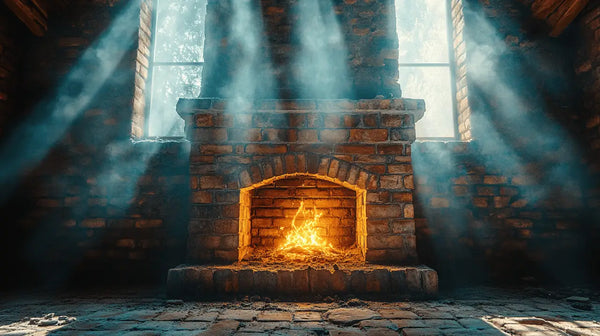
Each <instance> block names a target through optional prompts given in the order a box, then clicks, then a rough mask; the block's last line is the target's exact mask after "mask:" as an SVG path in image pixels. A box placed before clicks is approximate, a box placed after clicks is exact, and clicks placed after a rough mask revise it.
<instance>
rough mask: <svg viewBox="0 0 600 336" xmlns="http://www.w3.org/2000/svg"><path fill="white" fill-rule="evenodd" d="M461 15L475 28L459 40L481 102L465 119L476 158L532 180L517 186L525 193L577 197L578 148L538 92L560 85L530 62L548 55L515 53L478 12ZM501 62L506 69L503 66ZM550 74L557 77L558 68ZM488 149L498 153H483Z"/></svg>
mask: <svg viewBox="0 0 600 336" xmlns="http://www.w3.org/2000/svg"><path fill="white" fill-rule="evenodd" d="M465 16H468V17H469V18H471V24H472V25H474V27H473V28H471V29H474V30H476V31H477V34H476V35H467V36H466V37H465V39H466V42H467V44H468V45H470V46H471V47H470V48H469V55H468V57H469V73H468V75H469V78H470V79H471V80H472V83H473V86H474V87H475V88H476V90H475V92H474V93H475V94H476V95H479V97H477V99H476V100H479V103H481V104H480V106H477V107H476V108H475V109H476V110H475V111H473V113H472V116H471V124H472V125H473V132H474V136H475V138H476V139H477V140H478V142H479V144H480V146H481V152H482V154H483V155H482V159H483V160H482V163H484V164H485V165H486V166H488V167H491V168H492V169H494V170H498V171H502V172H504V173H506V174H510V175H513V174H520V175H524V176H528V177H531V178H532V179H536V180H537V181H536V182H538V183H535V184H534V185H531V186H522V187H521V189H523V190H522V191H523V192H525V193H526V194H528V196H530V197H535V196H534V195H537V197H535V198H536V199H538V198H544V197H548V196H550V195H548V193H550V192H552V191H554V190H555V189H557V188H559V189H561V190H562V192H563V197H565V198H569V197H580V196H581V192H580V188H579V185H580V183H581V180H579V177H582V176H584V175H585V174H584V173H583V172H582V171H579V169H581V167H578V165H577V163H578V162H579V160H578V157H580V155H581V152H580V150H579V148H578V146H577V145H576V143H575V142H574V141H573V140H572V139H571V136H570V134H569V133H568V132H567V131H566V130H565V129H564V128H563V126H562V125H560V124H557V123H556V121H555V120H553V119H551V117H549V116H550V112H551V111H550V110H549V107H548V106H547V103H546V100H545V99H544V97H543V96H542V94H546V95H548V94H552V95H557V96H558V95H560V94H561V93H560V92H559V91H558V90H559V89H563V88H561V87H556V85H553V84H552V83H554V82H555V81H556V80H557V78H554V76H557V75H556V74H554V75H552V76H551V75H550V74H549V73H548V72H547V71H544V69H543V67H535V66H531V64H541V63H540V62H541V61H540V60H542V59H544V58H549V56H548V55H544V56H542V55H537V54H535V53H532V54H531V55H529V54H527V53H526V52H523V50H524V49H523V48H522V49H521V51H520V53H519V54H517V52H516V51H514V50H511V49H510V48H509V47H508V46H507V41H505V39H503V38H501V37H500V35H499V33H498V31H497V30H496V29H495V28H494V27H493V25H492V24H491V23H490V22H489V21H487V20H486V19H485V18H484V17H483V14H482V13H480V12H474V11H472V10H466V11H465ZM516 38H520V37H519V36H517V37H516ZM507 67H512V69H509V70H508V71H507V69H506V68H507ZM538 69H541V70H538ZM555 73H558V77H559V78H560V75H561V74H560V71H559V70H555ZM562 75H564V74H562ZM539 83H544V84H543V85H545V86H546V87H543V86H540V84H539ZM483 109H485V110H483ZM492 153H502V154H503V155H501V156H494V155H487V154H492ZM495 157H500V158H501V160H496V159H495ZM557 159H558V160H557ZM530 162H536V163H539V164H540V165H543V166H544V169H545V170H544V171H543V172H541V171H534V172H532V171H531V169H529V168H528V166H529V164H528V163H530ZM532 175H535V176H532ZM536 199H533V200H532V201H534V202H535V201H536Z"/></svg>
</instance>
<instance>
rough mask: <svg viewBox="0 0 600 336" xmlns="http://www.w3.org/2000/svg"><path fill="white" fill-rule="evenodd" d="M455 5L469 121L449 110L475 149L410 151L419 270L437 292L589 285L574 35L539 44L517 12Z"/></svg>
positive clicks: (586, 180) (591, 266)
mask: <svg viewBox="0 0 600 336" xmlns="http://www.w3.org/2000/svg"><path fill="white" fill-rule="evenodd" d="M463 5H464V22H465V23H464V27H463V26H462V24H460V25H459V27H458V28H459V29H460V28H462V31H463V36H464V44H465V48H464V50H463V51H464V52H466V61H465V66H466V79H467V80H466V84H467V86H466V89H467V90H468V93H469V96H468V100H469V104H470V116H469V117H468V119H464V118H463V119H460V118H461V115H462V113H463V112H461V108H460V106H459V119H460V122H461V124H462V123H464V122H465V121H467V120H468V122H469V123H470V128H469V127H462V128H461V130H460V134H461V139H469V136H467V135H468V134H469V132H470V136H471V138H472V139H473V140H472V141H471V142H466V143H460V142H450V143H440V142H438V143H436V142H422V143H417V144H415V145H414V146H413V147H414V148H413V164H414V169H415V179H416V180H415V181H416V189H415V194H416V200H415V202H416V204H415V207H416V218H417V241H418V244H417V247H418V252H419V256H420V258H421V261H422V262H424V263H426V264H428V265H430V266H432V267H434V268H435V269H436V270H438V272H439V273H440V283H441V284H445V285H451V284H453V283H454V284H457V283H465V282H470V281H497V282H501V283H506V282H510V281H523V280H532V281H534V279H535V280H537V281H555V282H561V283H562V282H578V281H581V282H583V281H589V279H591V278H592V277H593V276H597V275H598V268H597V265H596V260H597V258H598V256H599V255H600V254H599V253H598V249H597V248H595V247H594V246H595V244H594V241H596V240H597V237H598V228H597V227H595V226H594V225H593V224H591V223H593V222H597V218H598V217H594V216H597V211H595V210H594V209H593V208H592V207H590V201H589V199H588V195H589V194H590V193H592V194H593V193H596V192H595V191H594V190H597V187H598V183H597V180H594V179H593V178H592V177H591V176H589V174H588V167H587V166H586V163H585V162H584V160H582V158H583V157H585V155H584V153H585V152H586V151H587V150H588V148H590V145H589V144H588V143H587V141H586V139H584V138H583V137H582V136H581V134H583V129H584V125H583V121H584V119H585V117H584V116H585V114H584V113H582V106H581V105H582V104H580V102H581V101H582V100H581V99H578V98H577V97H578V95H579V92H578V90H577V87H578V86H577V81H576V78H575V75H574V71H573V68H574V66H573V64H574V56H575V51H576V50H577V49H576V47H575V43H573V41H576V40H580V38H581V36H580V35H579V33H578V31H577V29H576V28H573V27H572V28H571V29H569V30H567V31H565V32H564V33H563V35H562V36H561V37H560V38H556V39H554V38H549V37H548V36H547V32H546V30H545V28H544V26H543V25H541V24H540V23H539V22H536V21H533V20H532V19H531V18H530V12H529V9H528V8H529V6H528V5H527V4H522V3H521V2H519V1H474V0H465V1H463ZM588 15H590V14H588ZM584 20H585V19H584ZM458 22H460V21H458ZM587 22H589V19H588V21H587ZM592 26H593V25H592ZM589 27H590V26H588V28H589ZM588 36H590V35H589V34H588ZM455 37H456V35H455ZM583 45H585V46H587V49H584V50H595V49H597V48H596V47H597V45H593V44H591V41H590V40H587V41H584V42H583ZM457 52H458V51H457ZM460 60H461V56H460V55H459V56H457V61H458V62H459V65H458V69H459V71H458V72H457V74H460V73H461V70H460V69H461V67H462V65H461V64H460ZM590 73H591V72H590ZM461 83H463V82H462V81H459V85H461ZM582 87H583V86H582ZM588 87H591V85H589V84H588ZM594 92H596V91H594ZM459 95H460V88H459ZM459 98H460V97H459ZM459 103H460V99H459ZM589 103H590V101H589V100H586V104H589ZM588 120H589V119H588ZM588 125H589V122H588ZM460 127H461V126H460V125H459V128H460ZM591 146H593V142H592V144H591Z"/></svg>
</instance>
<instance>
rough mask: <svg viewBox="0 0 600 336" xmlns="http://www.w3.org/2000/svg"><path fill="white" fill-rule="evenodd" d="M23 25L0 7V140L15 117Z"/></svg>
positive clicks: (24, 29) (25, 33) (4, 6)
mask: <svg viewBox="0 0 600 336" xmlns="http://www.w3.org/2000/svg"><path fill="white" fill-rule="evenodd" d="M27 34H28V32H27V31H26V28H25V25H24V24H22V23H21V22H19V21H18V20H17V18H16V17H15V16H14V14H13V13H12V12H11V11H10V10H9V9H8V7H6V5H4V4H1V5H0V139H2V138H3V137H4V135H5V134H6V132H7V126H8V124H9V122H10V121H11V120H12V119H14V118H15V117H16V115H17V108H18V99H17V94H18V92H17V87H18V83H19V82H18V80H19V78H18V71H19V68H20V59H21V57H22V47H23V46H22V43H21V41H22V40H23V39H25V38H26V37H27Z"/></svg>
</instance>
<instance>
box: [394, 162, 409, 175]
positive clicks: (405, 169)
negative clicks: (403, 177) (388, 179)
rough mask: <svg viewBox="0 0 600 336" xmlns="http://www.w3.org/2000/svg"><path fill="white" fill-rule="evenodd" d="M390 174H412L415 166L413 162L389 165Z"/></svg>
mask: <svg viewBox="0 0 600 336" xmlns="http://www.w3.org/2000/svg"><path fill="white" fill-rule="evenodd" d="M388 172H389V173H390V174H412V173H413V167H412V165H411V164H391V165H388Z"/></svg>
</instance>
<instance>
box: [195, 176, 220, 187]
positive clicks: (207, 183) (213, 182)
mask: <svg viewBox="0 0 600 336" xmlns="http://www.w3.org/2000/svg"><path fill="white" fill-rule="evenodd" d="M199 181H200V185H199V186H200V189H222V188H223V187H224V182H223V177H222V176H200V178H199Z"/></svg>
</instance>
